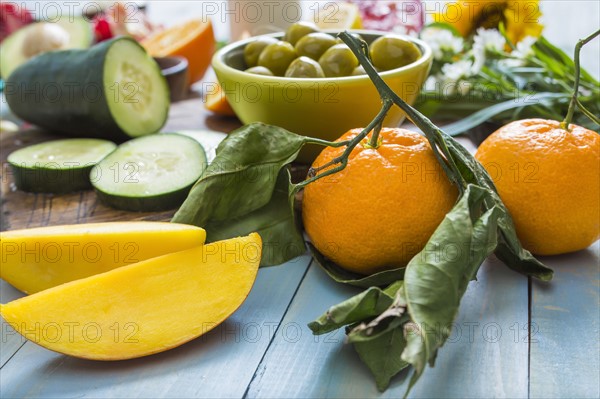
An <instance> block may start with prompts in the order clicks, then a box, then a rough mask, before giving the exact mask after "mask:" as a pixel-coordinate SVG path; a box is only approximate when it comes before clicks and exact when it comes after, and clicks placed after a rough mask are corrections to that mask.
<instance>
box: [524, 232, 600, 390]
mask: <svg viewBox="0 0 600 399" xmlns="http://www.w3.org/2000/svg"><path fill="white" fill-rule="evenodd" d="M543 261H544V262H545V263H546V264H547V265H548V266H550V267H552V268H553V269H554V280H553V281H552V282H551V283H550V284H539V283H535V282H534V283H533V285H532V294H533V296H532V303H531V324H532V327H533V328H532V341H531V360H530V376H531V377H530V381H531V382H530V383H531V387H530V393H531V397H532V398H567V397H570V398H599V397H600V340H599V339H600V242H596V243H595V244H594V245H593V246H592V247H590V248H588V249H587V250H585V251H580V252H577V253H574V254H570V255H563V256H555V257H545V258H544V259H543Z"/></svg>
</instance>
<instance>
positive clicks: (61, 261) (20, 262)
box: [0, 222, 206, 294]
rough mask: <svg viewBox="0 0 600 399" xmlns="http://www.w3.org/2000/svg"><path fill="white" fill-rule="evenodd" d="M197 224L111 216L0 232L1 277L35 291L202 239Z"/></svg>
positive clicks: (200, 242) (189, 246)
mask: <svg viewBox="0 0 600 399" xmlns="http://www.w3.org/2000/svg"><path fill="white" fill-rule="evenodd" d="M205 239H206V232H205V231H204V230H203V229H201V228H199V227H195V226H188V225H183V224H175V223H162V222H111V223H94V224H77V225H66V226H51V227H39V228H34V229H25V230H14V231H5V232H2V233H0V261H1V266H0V278H2V279H4V280H6V281H7V282H8V283H10V284H11V285H13V286H14V287H15V288H17V289H18V290H20V291H23V292H25V293H27V294H33V293H35V292H39V291H42V290H45V289H48V288H50V287H54V286H57V285H60V284H63V283H66V282H69V281H73V280H78V279H81V278H85V277H89V276H93V275H95V274H99V273H104V272H106V271H109V270H112V269H115V268H117V267H121V266H124V265H128V264H132V263H136V262H140V261H142V260H146V259H150V258H155V257H157V256H160V255H165V254H168V253H171V252H177V251H182V250H184V249H189V248H193V247H197V246H200V245H202V244H204V240H205Z"/></svg>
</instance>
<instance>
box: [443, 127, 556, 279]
mask: <svg viewBox="0 0 600 399" xmlns="http://www.w3.org/2000/svg"><path fill="white" fill-rule="evenodd" d="M444 140H445V142H446V144H447V146H448V149H449V150H450V152H451V153H452V157H453V159H454V160H455V162H456V164H457V166H458V168H459V169H460V170H461V175H462V176H463V177H464V178H465V180H466V181H467V182H468V183H472V184H478V185H480V186H482V187H485V188H487V189H488V190H490V192H491V196H490V197H489V198H488V199H487V207H488V208H491V207H492V206H496V207H497V208H498V209H499V210H500V217H499V219H498V228H499V229H500V234H499V237H498V247H497V250H496V252H495V254H496V256H497V257H498V259H500V260H501V261H502V262H504V264H505V265H506V266H508V267H509V268H511V269H512V270H514V271H516V272H518V273H521V274H525V275H528V276H533V277H535V278H538V279H540V280H542V281H550V280H552V275H553V271H552V269H550V268H548V267H546V266H544V264H543V263H542V262H540V261H539V260H537V259H536V258H535V257H534V256H533V255H532V254H531V253H530V252H529V251H527V250H525V249H524V248H523V246H522V245H521V242H520V241H519V238H518V237H517V233H516V229H515V225H514V222H513V220H512V217H511V216H510V213H509V211H508V209H507V208H506V206H505V205H504V203H503V202H502V199H501V198H500V196H499V195H498V191H497V190H496V186H495V185H494V182H493V181H492V178H491V177H490V175H489V174H488V173H487V171H486V170H485V169H484V167H483V166H482V165H481V164H480V163H479V162H478V161H477V160H476V159H475V158H474V157H473V155H472V154H471V153H470V152H469V151H467V150H466V149H465V148H464V147H463V146H462V145H460V144H459V143H458V142H456V141H455V140H454V139H453V138H452V137H449V136H444Z"/></svg>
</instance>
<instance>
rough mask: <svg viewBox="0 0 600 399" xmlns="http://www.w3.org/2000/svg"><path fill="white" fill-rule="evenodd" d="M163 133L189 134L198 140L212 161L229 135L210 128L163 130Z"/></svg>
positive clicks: (207, 157)
mask: <svg viewBox="0 0 600 399" xmlns="http://www.w3.org/2000/svg"><path fill="white" fill-rule="evenodd" d="M162 134H180V135H182V136H188V137H191V138H193V139H194V140H196V141H197V142H198V143H200V145H201V146H202V148H204V152H205V153H206V160H207V161H208V163H211V162H212V161H213V159H215V156H216V155H217V154H216V150H217V147H218V146H219V144H221V141H223V140H225V137H227V134H226V133H223V132H217V131H214V130H208V129H201V130H200V129H199V130H178V131H176V132H162Z"/></svg>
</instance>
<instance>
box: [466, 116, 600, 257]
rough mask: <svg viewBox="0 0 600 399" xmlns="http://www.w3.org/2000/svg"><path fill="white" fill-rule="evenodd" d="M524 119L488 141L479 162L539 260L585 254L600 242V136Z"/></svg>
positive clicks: (481, 150)
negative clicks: (578, 251) (577, 253)
mask: <svg viewBox="0 0 600 399" xmlns="http://www.w3.org/2000/svg"><path fill="white" fill-rule="evenodd" d="M570 129H571V131H570V132H569V131H566V130H564V129H562V128H561V127H560V124H559V122H557V121H553V120H545V119H526V120H520V121H516V122H512V123H509V124H508V125H506V126H504V127H502V128H500V129H499V130H498V131H496V132H494V133H493V134H492V135H491V136H489V137H488V138H487V139H486V140H485V141H484V142H483V143H482V144H481V146H480V147H479V149H478V150H477V154H476V158H477V159H478V160H479V161H480V162H481V163H482V164H483V166H484V167H485V168H486V169H487V170H488V172H489V174H490V176H491V177H492V179H493V180H494V183H495V184H496V188H497V189H498V193H499V194H500V197H501V198H502V201H504V203H505V204H506V207H507V208H508V210H509V211H510V213H511V215H512V217H513V219H514V222H515V226H516V229H517V235H518V236H519V238H520V240H521V242H522V243H523V246H524V247H525V248H526V249H528V250H529V251H531V252H532V253H534V254H537V255H556V254H562V253H567V252H572V251H577V250H580V249H584V248H587V247H588V246H589V245H591V244H592V243H594V242H595V241H596V240H597V239H598V238H600V136H598V133H596V132H593V131H591V130H588V129H585V128H583V127H581V126H576V125H571V126H570Z"/></svg>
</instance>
